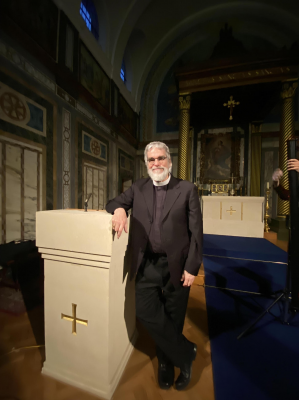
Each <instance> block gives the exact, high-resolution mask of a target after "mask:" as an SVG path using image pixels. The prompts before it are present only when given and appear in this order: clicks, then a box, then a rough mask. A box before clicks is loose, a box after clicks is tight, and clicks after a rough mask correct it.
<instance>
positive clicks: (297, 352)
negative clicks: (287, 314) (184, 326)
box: [204, 235, 299, 400]
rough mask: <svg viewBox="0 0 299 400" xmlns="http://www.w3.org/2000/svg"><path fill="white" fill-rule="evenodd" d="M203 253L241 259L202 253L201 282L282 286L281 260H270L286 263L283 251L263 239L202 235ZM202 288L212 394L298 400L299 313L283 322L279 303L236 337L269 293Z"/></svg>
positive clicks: (244, 399)
mask: <svg viewBox="0 0 299 400" xmlns="http://www.w3.org/2000/svg"><path fill="white" fill-rule="evenodd" d="M214 245H215V247H213V246H214ZM221 246H223V248H221ZM204 253H205V254H212V255H217V256H219V255H221V254H225V256H226V257H237V258H243V260H235V259H227V258H221V257H204V268H205V276H206V278H205V280H206V285H210V286H218V287H222V288H231V289H236V290H245V291H254V292H255V291H256V292H261V293H270V292H272V291H276V290H280V289H282V288H284V286H285V279H286V265H284V264H274V263H273V261H278V260H280V261H281V262H287V253H286V252H283V251H282V250H280V249H278V248H276V246H274V245H272V244H271V243H269V242H267V241H265V240H264V239H254V238H238V237H237V238H236V237H225V236H216V235H205V237H204ZM270 256H271V258H269V257H270ZM244 259H251V260H252V259H257V260H266V261H272V263H271V262H270V263H269V262H253V261H248V260H244ZM205 292H206V303H207V314H208V325H209V335H210V340H211V354H212V364H213V378H214V389H215V399H216V400H252V399H255V400H298V399H299V384H298V382H297V380H298V374H299V362H298V357H299V316H295V317H294V318H293V319H291V320H290V325H283V324H282V323H281V322H280V317H281V315H282V302H279V303H278V304H277V305H275V306H274V307H273V308H272V309H271V313H269V314H267V315H266V316H265V317H263V319H262V320H261V321H259V323H258V324H257V325H256V326H255V328H254V329H253V330H252V331H251V332H249V333H248V334H247V335H246V336H244V337H243V338H242V339H240V340H237V337H238V335H239V334H240V333H241V332H243V331H244V330H245V328H246V327H247V326H248V324H249V323H251V322H253V321H254V320H255V319H256V318H257V317H258V316H259V315H260V314H261V313H262V311H264V309H266V308H267V307H268V306H269V305H270V304H271V303H272V302H273V298H268V297H266V296H257V295H252V294H248V293H242V292H235V291H230V290H222V289H215V288H210V287H207V286H206V288H205Z"/></svg>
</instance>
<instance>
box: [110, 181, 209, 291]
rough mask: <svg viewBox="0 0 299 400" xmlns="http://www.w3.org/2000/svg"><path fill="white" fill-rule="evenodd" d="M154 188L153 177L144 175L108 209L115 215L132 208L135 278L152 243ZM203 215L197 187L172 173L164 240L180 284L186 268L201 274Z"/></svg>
mask: <svg viewBox="0 0 299 400" xmlns="http://www.w3.org/2000/svg"><path fill="white" fill-rule="evenodd" d="M153 197H154V188H153V181H152V180H151V179H150V178H142V179H139V180H138V181H136V182H135V183H133V185H132V186H131V187H130V188H129V189H128V190H126V191H125V192H124V193H122V194H121V195H119V196H117V197H116V198H115V199H113V200H110V201H109V202H108V203H107V205H106V210H107V211H108V212H109V213H111V214H113V213H114V211H115V210H116V209H117V208H120V207H121V208H124V209H125V210H126V211H128V210H129V209H131V208H132V215H131V226H130V237H129V245H128V253H129V254H128V257H129V260H130V264H131V278H132V277H134V276H135V275H136V273H137V271H138V268H139V266H140V264H141V261H142V258H143V256H144V252H145V250H146V247H147V244H148V238H149V233H150V229H151V224H152V221H153V208H154V199H153ZM202 238H203V230H202V216H201V209H200V204H199V199H198V194H197V188H196V186H195V185H194V184H193V183H191V182H188V181H184V180H181V179H177V178H174V177H173V176H171V179H170V182H169V184H168V189H167V193H166V198H165V203H164V209H163V214H162V232H161V240H162V244H163V249H165V251H166V254H167V259H168V265H169V270H170V279H171V281H172V283H173V284H174V285H175V286H179V285H180V281H181V276H182V272H183V270H184V269H185V270H186V271H187V272H189V273H190V274H192V275H197V273H198V270H199V268H200V265H201V262H202Z"/></svg>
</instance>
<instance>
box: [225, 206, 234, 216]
mask: <svg viewBox="0 0 299 400" xmlns="http://www.w3.org/2000/svg"><path fill="white" fill-rule="evenodd" d="M226 212H229V213H230V215H233V213H234V212H236V210H233V207H232V206H230V210H226Z"/></svg>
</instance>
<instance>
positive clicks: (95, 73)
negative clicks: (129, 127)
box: [80, 42, 110, 112]
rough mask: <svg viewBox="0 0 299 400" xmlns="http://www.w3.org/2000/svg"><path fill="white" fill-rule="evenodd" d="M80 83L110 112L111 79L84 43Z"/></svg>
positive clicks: (81, 48)
mask: <svg viewBox="0 0 299 400" xmlns="http://www.w3.org/2000/svg"><path fill="white" fill-rule="evenodd" d="M80 83H81V84H82V85H83V86H84V87H85V88H86V89H87V90H88V91H89V92H90V93H91V94H92V95H93V96H94V97H95V98H96V99H97V100H98V102H99V103H101V105H102V106H103V107H105V109H106V110H107V111H108V112H110V79H109V77H108V75H106V73H105V72H104V71H103V69H102V68H101V67H100V65H99V64H98V63H97V61H96V60H95V58H94V57H93V56H92V55H91V53H90V52H89V51H88V50H87V48H86V47H85V46H84V44H83V43H82V42H81V46H80Z"/></svg>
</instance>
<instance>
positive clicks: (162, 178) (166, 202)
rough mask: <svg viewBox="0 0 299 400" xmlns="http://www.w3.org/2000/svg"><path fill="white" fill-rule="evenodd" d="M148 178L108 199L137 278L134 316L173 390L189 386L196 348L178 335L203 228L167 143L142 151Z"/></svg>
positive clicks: (194, 196)
mask: <svg viewBox="0 0 299 400" xmlns="http://www.w3.org/2000/svg"><path fill="white" fill-rule="evenodd" d="M144 160H145V163H146V166H147V172H148V175H149V178H141V179H139V180H137V181H136V182H134V183H133V184H132V186H131V187H130V188H129V189H127V190H126V191H125V192H124V193H122V194H120V195H119V196H117V197H115V198H114V199H113V200H110V201H109V202H108V203H107V205H106V210H107V211H108V212H109V213H111V214H113V217H112V228H113V229H114V231H115V232H117V236H118V238H119V237H120V235H121V234H122V231H123V229H124V230H125V232H128V226H127V212H128V210H130V209H131V208H132V215H131V227H130V231H131V232H130V236H129V245H128V253H129V254H128V259H129V260H130V261H129V262H130V266H131V273H130V277H131V279H132V278H133V277H135V289H136V316H137V318H138V319H139V321H140V322H141V323H142V325H143V326H144V327H145V328H146V330H147V331H148V332H149V334H150V335H151V337H152V338H153V339H154V342H155V344H156V353H157V358H158V383H159V386H160V387H161V388H162V389H169V388H170V387H171V386H172V385H173V384H174V367H177V368H180V374H179V376H178V378H177V380H176V381H175V388H176V389H177V390H183V389H185V388H186V387H187V385H188V384H189V382H190V379H191V374H192V363H193V361H194V359H195V357H196V352H197V346H196V344H195V343H192V342H190V341H189V340H187V338H186V337H185V336H184V335H183V334H182V331H183V326H184V320H185V314H186V310H187V303H188V297H189V292H190V286H191V285H192V283H193V281H194V278H195V276H196V275H197V274H198V271H199V268H200V265H201V263H202V239H203V226H202V215H201V209H200V204H199V198H198V193H197V188H196V186H195V185H194V184H193V183H191V182H189V181H185V180H182V179H178V178H175V177H174V176H173V175H172V174H171V169H172V162H171V157H170V152H169V148H168V147H167V146H166V144H165V143H162V142H152V143H149V144H148V145H147V146H146V148H145V151H144Z"/></svg>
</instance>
